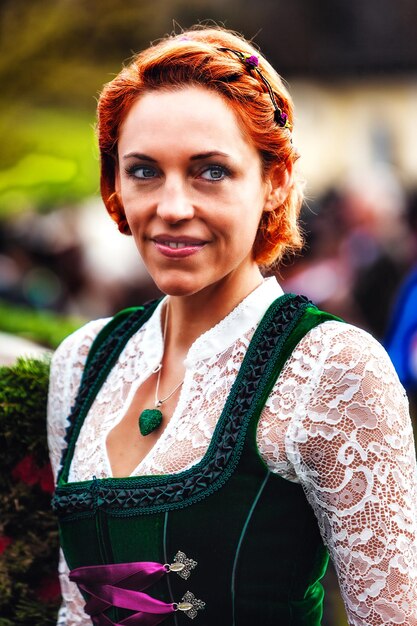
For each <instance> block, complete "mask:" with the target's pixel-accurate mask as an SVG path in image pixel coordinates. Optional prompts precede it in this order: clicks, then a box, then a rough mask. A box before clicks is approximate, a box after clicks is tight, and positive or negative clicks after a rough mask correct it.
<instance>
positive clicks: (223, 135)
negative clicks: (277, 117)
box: [116, 87, 270, 295]
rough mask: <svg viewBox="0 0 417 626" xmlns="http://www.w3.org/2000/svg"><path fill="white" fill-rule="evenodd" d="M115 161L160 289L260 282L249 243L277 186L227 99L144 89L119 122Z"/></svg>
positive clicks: (186, 291)
mask: <svg viewBox="0 0 417 626" xmlns="http://www.w3.org/2000/svg"><path fill="white" fill-rule="evenodd" d="M118 159H119V166H118V171H117V175H116V190H117V191H118V193H119V194H120V197H121V201H122V204H123V207H124V210H125V212H126V218H127V221H128V224H129V226H130V229H131V231H132V234H133V237H134V239H135V241H136V245H137V247H138V250H139V252H140V254H141V256H142V258H143V260H144V262H145V264H146V266H147V268H148V271H149V273H150V274H151V276H152V278H153V279H154V281H155V283H156V284H157V286H158V287H159V289H160V290H161V291H163V292H164V293H167V294H170V295H192V294H195V293H197V292H200V291H202V290H204V289H207V288H216V287H218V286H219V285H221V284H222V282H224V281H227V282H228V283H230V281H231V280H232V281H235V280H237V281H242V280H244V281H249V283H248V284H249V285H251V282H250V280H252V282H253V279H254V277H255V275H256V276H257V282H259V271H258V268H257V266H256V264H255V262H254V260H253V258H252V246H253V242H254V239H255V235H256V232H257V228H258V224H259V220H260V218H261V215H262V212H263V210H264V207H265V205H266V202H267V198H268V195H269V192H270V185H269V183H268V181H267V180H265V179H263V178H262V174H261V161H260V157H259V155H258V152H257V150H256V149H255V147H254V146H253V145H252V144H251V143H249V142H248V141H247V140H246V138H245V137H244V135H243V133H242V131H241V130H240V127H239V125H238V122H237V118H236V116H235V114H234V112H233V110H232V109H231V108H229V107H228V105H227V103H226V101H225V100H223V98H222V97H221V96H219V95H218V94H216V93H214V92H212V91H209V90H207V89H204V88H203V87H184V88H181V89H179V90H161V91H154V92H148V93H146V94H144V95H143V96H142V97H140V98H139V99H138V100H137V101H136V102H135V103H134V104H133V106H132V108H131V109H130V111H129V113H128V115H127V117H126V118H125V120H124V122H123V124H122V126H121V130H120V135H119V142H118ZM253 286H254V285H252V287H253Z"/></svg>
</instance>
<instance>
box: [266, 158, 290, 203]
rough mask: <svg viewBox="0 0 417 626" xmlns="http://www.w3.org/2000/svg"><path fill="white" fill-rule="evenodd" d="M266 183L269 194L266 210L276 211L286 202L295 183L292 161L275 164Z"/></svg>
mask: <svg viewBox="0 0 417 626" xmlns="http://www.w3.org/2000/svg"><path fill="white" fill-rule="evenodd" d="M266 183H267V195H266V200H265V206H264V211H274V210H275V209H276V208H278V207H279V206H281V204H283V203H284V202H285V200H286V198H287V196H288V193H289V191H290V188H291V185H292V183H293V164H292V162H291V161H288V162H287V163H285V164H282V163H280V164H277V165H273V166H272V167H271V169H270V171H269V172H268V175H267V178H266Z"/></svg>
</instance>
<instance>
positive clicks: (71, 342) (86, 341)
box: [52, 318, 111, 371]
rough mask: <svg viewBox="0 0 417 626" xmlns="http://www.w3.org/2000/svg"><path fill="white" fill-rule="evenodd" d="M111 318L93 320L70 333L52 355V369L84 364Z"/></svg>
mask: <svg viewBox="0 0 417 626" xmlns="http://www.w3.org/2000/svg"><path fill="white" fill-rule="evenodd" d="M110 319H111V318H101V319H97V320H92V321H90V322H87V324H84V326H81V328H78V329H77V330H76V331H74V332H73V333H71V335H68V337H66V338H65V339H64V340H63V341H62V343H61V344H60V345H59V346H58V348H57V349H56V350H55V352H54V354H53V357H52V371H54V369H56V368H57V367H62V366H65V367H66V368H68V367H74V366H78V367H80V366H84V363H85V361H86V359H87V355H88V351H89V349H90V347H91V345H92V343H93V341H94V339H95V338H96V337H97V335H98V333H99V332H100V331H101V330H102V329H103V328H104V326H105V325H106V324H107V323H108V322H109V321H110Z"/></svg>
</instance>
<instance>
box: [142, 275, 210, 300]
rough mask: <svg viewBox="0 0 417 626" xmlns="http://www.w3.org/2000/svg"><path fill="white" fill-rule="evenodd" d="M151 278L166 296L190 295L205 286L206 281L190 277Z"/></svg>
mask: <svg viewBox="0 0 417 626" xmlns="http://www.w3.org/2000/svg"><path fill="white" fill-rule="evenodd" d="M153 280H154V282H155V284H156V286H157V287H158V289H159V290H160V291H162V293H164V294H166V295H167V296H179V297H180V296H183V297H185V296H192V295H194V294H195V293H198V292H199V291H202V290H203V289H204V288H205V287H207V284H206V283H203V282H200V281H197V280H195V279H193V278H192V277H184V276H182V277H181V278H179V277H177V278H168V277H167V276H165V277H163V276H161V277H153Z"/></svg>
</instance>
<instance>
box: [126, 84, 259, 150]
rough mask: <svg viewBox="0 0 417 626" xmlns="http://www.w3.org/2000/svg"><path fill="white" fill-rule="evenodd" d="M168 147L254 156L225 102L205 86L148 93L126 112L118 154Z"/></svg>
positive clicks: (236, 119)
mask: <svg viewBox="0 0 417 626" xmlns="http://www.w3.org/2000/svg"><path fill="white" fill-rule="evenodd" d="M160 148H161V149H162V148H164V149H165V148H167V149H168V150H172V149H175V151H176V152H177V151H178V150H179V149H180V148H181V149H189V150H201V149H203V148H204V150H208V149H210V150H219V151H227V152H233V153H241V156H242V157H245V156H249V155H251V156H254V155H256V156H257V151H256V149H255V147H254V146H253V145H252V143H251V142H250V141H249V140H248V139H247V138H246V137H245V135H244V133H243V132H242V129H241V127H240V124H239V120H238V118H237V116H236V114H235V112H234V111H233V109H232V107H231V106H230V104H229V103H228V101H227V100H226V99H225V98H224V97H222V96H221V95H219V94H218V93H216V92H214V91H212V90H209V89H206V88H204V87H195V86H187V87H183V88H180V89H160V90H157V91H148V92H146V93H145V94H143V95H142V96H140V97H139V98H138V99H137V100H136V101H135V102H134V104H133V105H132V107H131V108H130V110H129V112H128V113H127V115H126V117H125V119H124V121H123V124H122V125H121V128H120V131H119V153H123V154H126V151H127V152H129V151H130V150H140V151H143V152H147V151H149V150H151V149H152V150H158V149H160Z"/></svg>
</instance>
